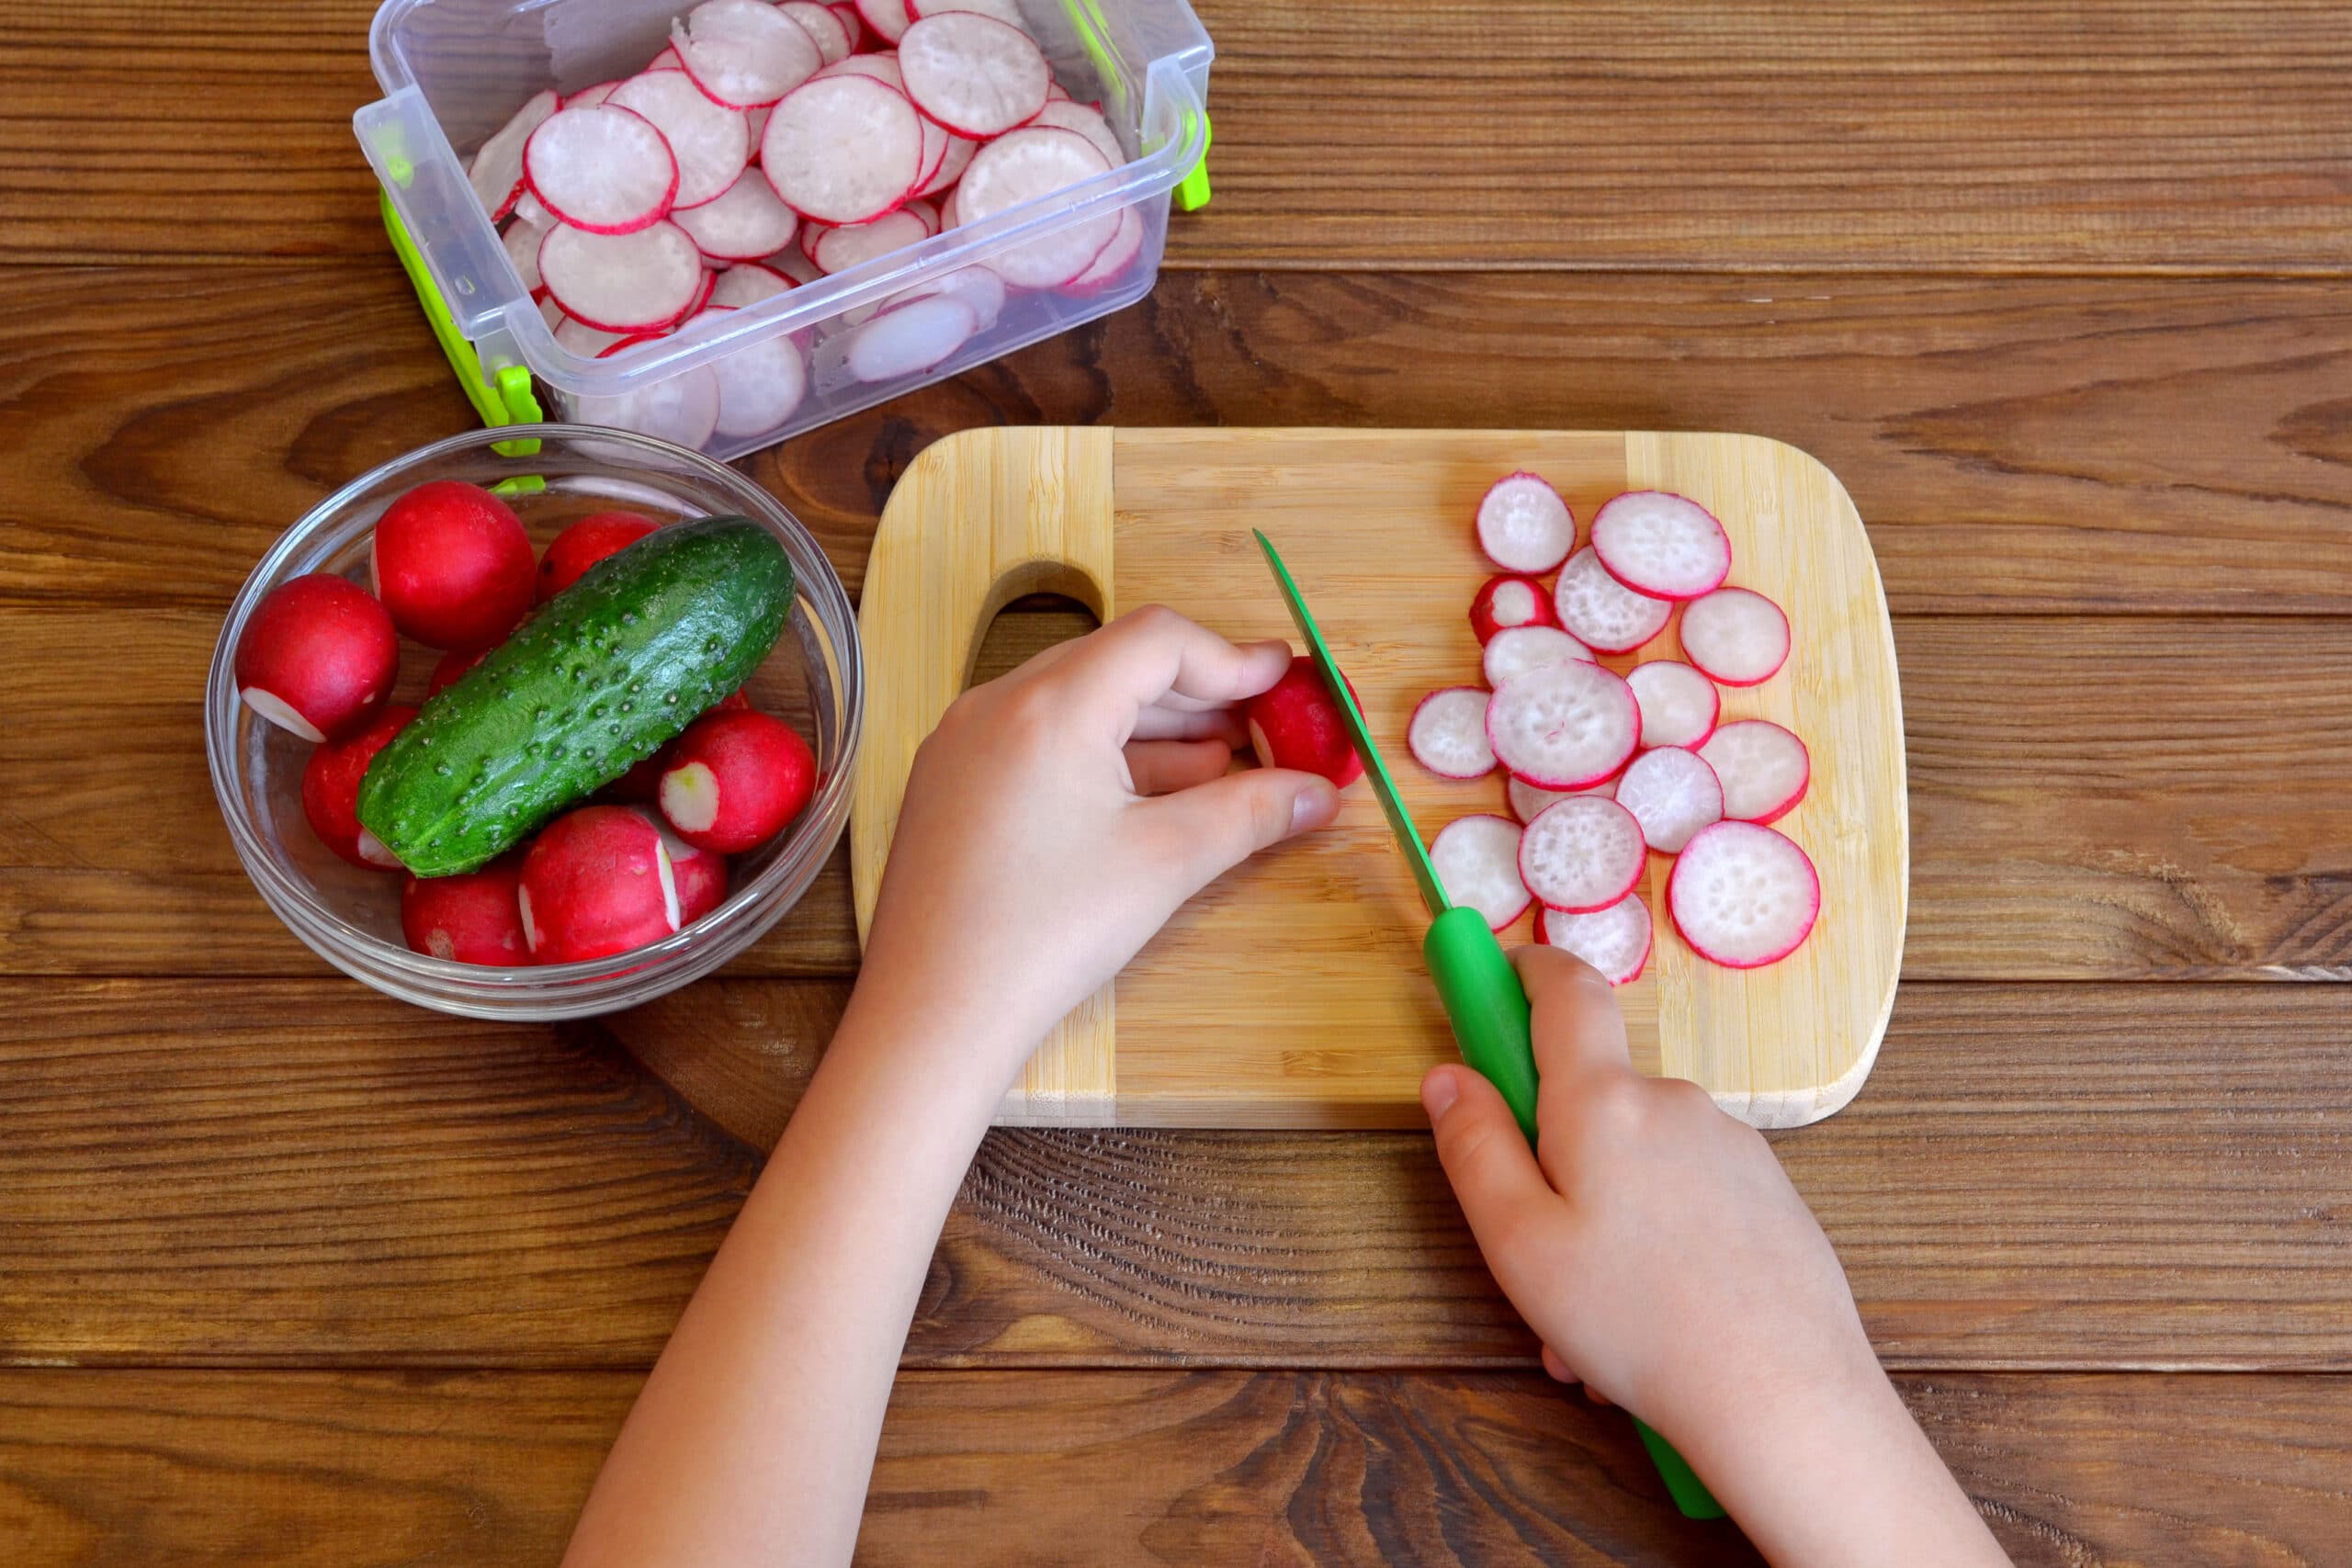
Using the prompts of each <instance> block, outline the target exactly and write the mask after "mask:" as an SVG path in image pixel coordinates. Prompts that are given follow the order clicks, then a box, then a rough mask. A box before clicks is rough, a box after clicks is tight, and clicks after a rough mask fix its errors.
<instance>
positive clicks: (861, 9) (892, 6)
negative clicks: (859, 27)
mask: <svg viewBox="0 0 2352 1568" xmlns="http://www.w3.org/2000/svg"><path fill="white" fill-rule="evenodd" d="M857 14H858V16H859V17H860V18H862V19H863V20H864V21H865V25H866V26H867V27H869V28H873V29H874V32H875V35H876V37H878V38H880V39H882V41H883V42H885V43H893V44H894V43H897V42H898V41H899V35H900V34H902V33H904V32H905V31H906V30H907V26H908V24H909V23H910V22H911V21H912V20H913V18H912V17H909V16H908V15H907V0H857Z"/></svg>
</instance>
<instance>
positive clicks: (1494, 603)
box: [1470, 572, 1559, 646]
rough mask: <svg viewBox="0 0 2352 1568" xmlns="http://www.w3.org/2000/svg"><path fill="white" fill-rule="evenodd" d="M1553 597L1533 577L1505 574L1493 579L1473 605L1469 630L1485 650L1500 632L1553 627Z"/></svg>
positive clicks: (1555, 620)
mask: <svg viewBox="0 0 2352 1568" xmlns="http://www.w3.org/2000/svg"><path fill="white" fill-rule="evenodd" d="M1557 625H1559V619H1558V617H1557V616H1555V615H1554V614H1553V613H1552V599H1551V596H1550V595H1549V594H1547V593H1545V592H1544V585H1543V584H1542V583H1540V582H1538V581H1535V580H1534V579H1533V578H1532V577H1520V576H1517V575H1514V574H1511V573H1508V572H1507V573H1505V574H1504V575H1502V576H1500V577H1490V578H1488V579H1487V581H1486V582H1485V583H1484V584H1482V585H1481V586H1480V587H1479V589H1478V596H1477V597H1476V598H1475V599H1473V600H1471V601H1470V630H1471V632H1472V633H1473V634H1474V635H1476V637H1477V638H1478V641H1479V643H1480V644H1481V645H1482V646H1483V645H1484V644H1485V643H1486V642H1487V640H1488V639H1489V638H1491V637H1494V635H1495V634H1496V633H1498V632H1504V631H1509V630H1510V629H1511V628H1512V627H1513V626H1557Z"/></svg>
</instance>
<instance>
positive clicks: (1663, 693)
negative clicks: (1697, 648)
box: [1625, 659, 1723, 749]
mask: <svg viewBox="0 0 2352 1568" xmlns="http://www.w3.org/2000/svg"><path fill="white" fill-rule="evenodd" d="M1625 683H1626V684H1627V685H1629V686H1631V687H1633V688H1634V701H1635V702H1637V703H1639V704H1641V705H1642V744H1643V745H1645V746H1682V747H1688V748H1692V749H1695V748H1697V747H1700V746H1703V745H1705V744H1706V740H1707V737H1708V736H1710V735H1713V733H1714V732H1715V725H1716V723H1717V722H1718V721H1719V720H1720V719H1721V718H1722V717H1723V694H1721V693H1720V692H1718V691H1716V690H1715V683H1714V682H1713V681H1710V680H1708V679H1707V678H1706V677H1705V676H1704V675H1702V674H1700V673H1699V671H1696V670H1693V669H1692V668H1691V666H1690V665H1688V664H1685V663H1683V662H1682V661H1681V660H1679V659H1653V660H1648V661H1647V662H1645V663H1642V664H1636V665H1635V666H1634V668H1633V669H1632V670H1631V671H1628V672H1627V673H1626V676H1625Z"/></svg>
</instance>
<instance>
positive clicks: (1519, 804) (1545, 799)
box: [1504, 779, 1617, 822]
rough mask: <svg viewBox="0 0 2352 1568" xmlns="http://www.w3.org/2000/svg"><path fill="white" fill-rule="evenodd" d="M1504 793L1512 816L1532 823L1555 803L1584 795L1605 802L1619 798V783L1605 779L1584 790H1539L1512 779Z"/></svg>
mask: <svg viewBox="0 0 2352 1568" xmlns="http://www.w3.org/2000/svg"><path fill="white" fill-rule="evenodd" d="M1504 793H1505V794H1506V795H1509V796H1510V814H1511V815H1512V816H1513V817H1516V818H1519V819H1520V820H1521V822H1532V821H1534V820H1535V818H1536V817H1537V815H1538V814H1540V813H1541V812H1542V811H1543V809H1544V807H1547V806H1550V805H1552V804H1553V803H1554V802H1555V801H1562V800H1576V799H1577V798H1579V797H1581V796H1584V795H1599V796H1600V798H1601V799H1603V800H1614V799H1616V798H1617V781H1616V780H1615V779H1603V780H1601V781H1600V783H1599V784H1587V785H1586V786H1585V787H1584V788H1582V789H1538V788H1536V787H1535V786H1534V785H1533V784H1529V783H1527V782H1526V781H1525V780H1524V779H1510V780H1509V781H1508V783H1507V784H1506V786H1505V789H1504Z"/></svg>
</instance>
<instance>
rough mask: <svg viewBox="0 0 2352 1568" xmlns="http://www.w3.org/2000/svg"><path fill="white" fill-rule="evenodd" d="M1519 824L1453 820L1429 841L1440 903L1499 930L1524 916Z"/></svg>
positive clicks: (1487, 819)
mask: <svg viewBox="0 0 2352 1568" xmlns="http://www.w3.org/2000/svg"><path fill="white" fill-rule="evenodd" d="M1519 837H1520V828H1519V824H1518V823H1516V822H1514V821H1512V820H1511V819H1510V818H1508V817H1496V816H1492V815H1480V816H1476V817H1463V818H1456V819H1455V820H1453V821H1452V822H1449V823H1447V824H1446V825H1445V827H1444V828H1443V829H1442V830H1441V831H1440V832H1439V833H1438V836H1437V837H1436V838H1434V839H1432V840H1430V866H1431V867H1432V868H1433V869H1434V870H1435V871H1436V872H1437V879H1438V884H1439V886H1442V887H1443V888H1444V889H1445V897H1446V902H1448V903H1449V904H1453V905H1457V906H1465V907H1467V908H1473V909H1476V910H1477V911H1478V913H1479V914H1480V915H1481V916H1483V917H1484V918H1485V919H1486V922H1487V927H1488V928H1489V929H1490V930H1493V931H1500V930H1502V929H1503V928H1504V927H1505V926H1507V925H1509V924H1510V923H1511V921H1513V920H1515V919H1519V917H1520V916H1521V915H1522V914H1524V913H1526V912H1527V906H1528V903H1529V901H1530V900H1529V894H1528V891H1527V887H1526V885H1525V884H1524V883H1522V882H1521V881H1520V879H1519Z"/></svg>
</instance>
